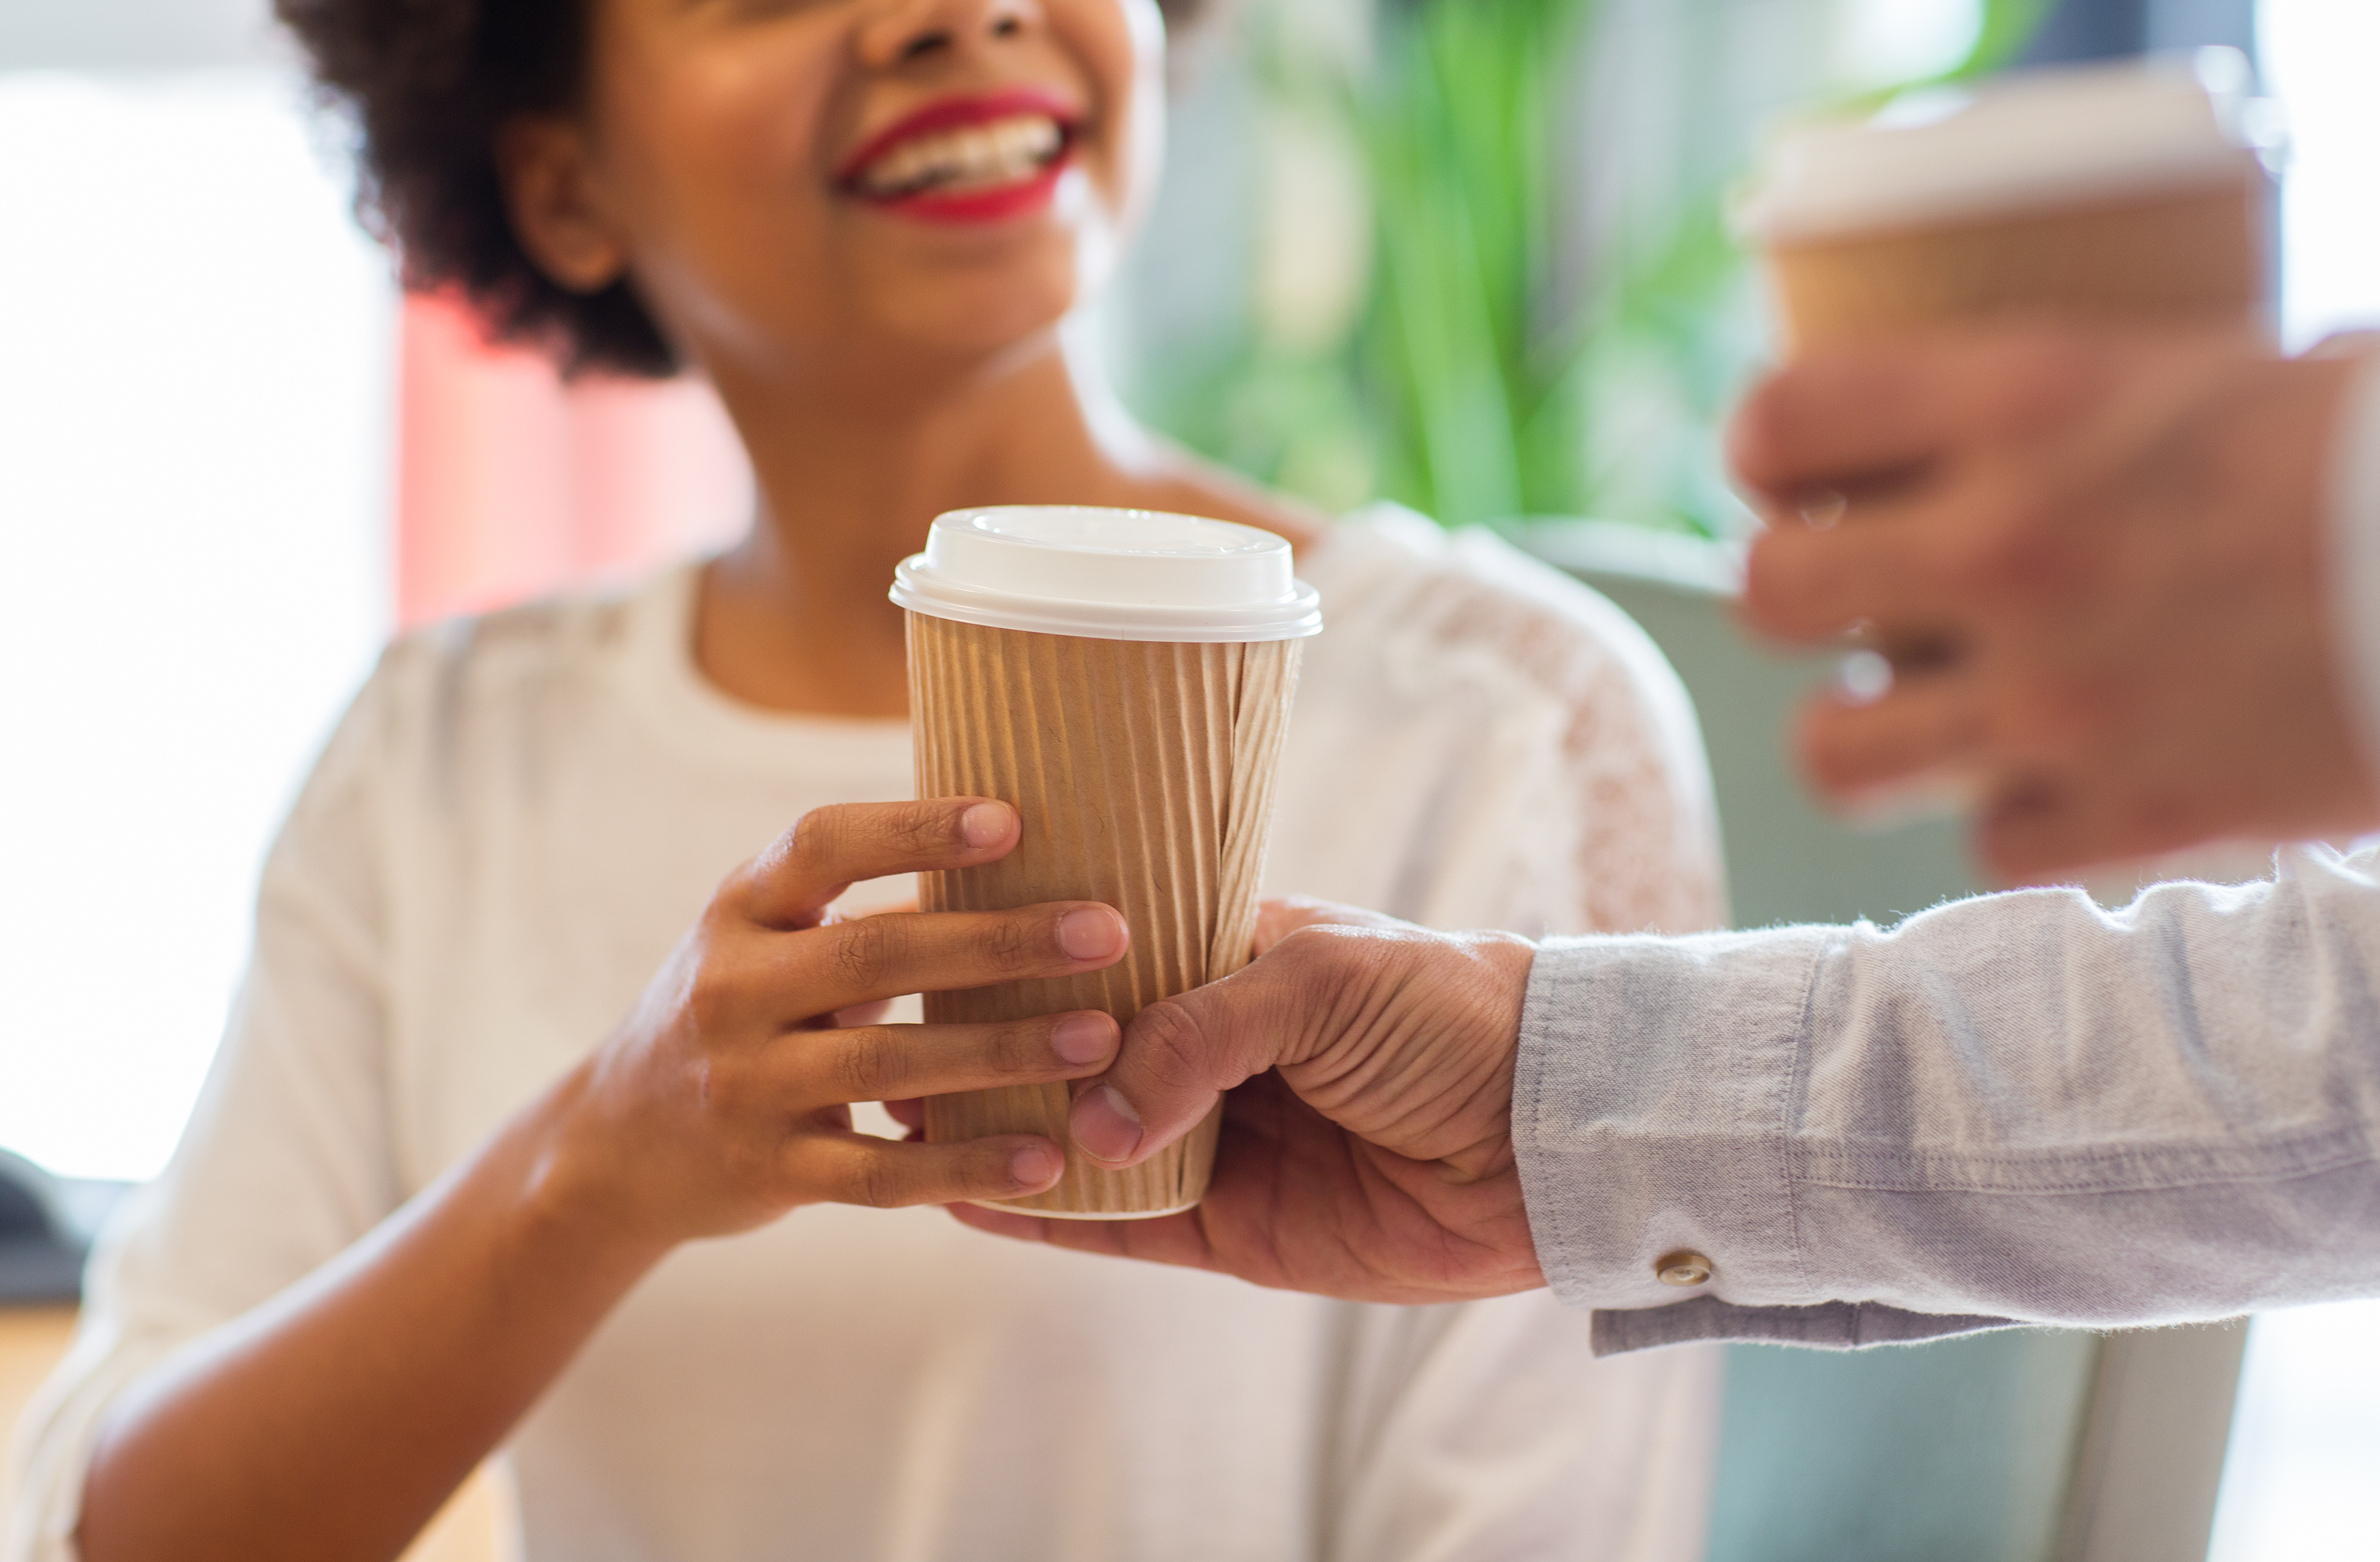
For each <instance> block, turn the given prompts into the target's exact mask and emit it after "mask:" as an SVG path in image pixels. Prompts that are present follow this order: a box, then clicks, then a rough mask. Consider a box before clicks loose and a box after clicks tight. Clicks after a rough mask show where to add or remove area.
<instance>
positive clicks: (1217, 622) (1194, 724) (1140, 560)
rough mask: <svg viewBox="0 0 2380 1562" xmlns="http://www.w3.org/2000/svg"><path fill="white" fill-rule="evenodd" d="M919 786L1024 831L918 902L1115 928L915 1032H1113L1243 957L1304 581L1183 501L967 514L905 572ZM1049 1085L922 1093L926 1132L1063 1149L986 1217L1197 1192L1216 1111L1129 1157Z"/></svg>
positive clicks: (933, 1017) (934, 1008)
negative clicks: (1081, 1146)
mask: <svg viewBox="0 0 2380 1562" xmlns="http://www.w3.org/2000/svg"><path fill="white" fill-rule="evenodd" d="M892 599H893V600H894V601H896V602H898V603H899V604H901V606H902V607H904V608H905V609H907V610H908V615H909V701H910V714H911V720H912V723H913V725H914V728H915V731H916V734H917V794H918V795H919V796H920V797H952V796H968V797H997V798H1001V799H1002V800H1003V801H1005V802H1008V803H1010V804H1013V805H1014V806H1015V808H1016V810H1017V812H1018V814H1019V815H1020V816H1021V817H1023V820H1024V827H1025V833H1024V839H1023V841H1022V842H1020V843H1019V844H1018V846H1017V848H1016V850H1015V851H1014V852H1013V853H1011V854H1009V855H1008V856H1007V857H1005V858H1003V859H1002V861H1000V862H997V863H993V864H990V865H989V866H984V867H976V868H966V869H963V870H960V871H958V872H953V873H929V874H925V875H922V876H921V877H920V880H919V889H918V901H919V903H920V905H922V906H923V907H924V908H925V909H926V910H928V911H990V910H998V909H1004V908H1007V907H1012V906H1022V905H1031V904H1034V903H1037V902H1044V901H1103V902H1106V903H1108V904H1109V905H1111V906H1113V907H1115V908H1116V909H1117V910H1118V911H1120V912H1122V913H1123V916H1124V919H1125V921H1126V922H1128V923H1129V924H1130V925H1131V927H1132V949H1131V952H1130V953H1129V954H1127V955H1126V956H1125V957H1124V959H1123V963H1120V964H1117V965H1115V966H1112V967H1111V968H1109V969H1108V970H1105V971H1100V972H1094V973H1092V974H1090V975H1082V976H1069V977H1062V978H1058V979H1055V980H1047V981H1031V982H1011V983H1007V984H1004V985H1002V986H1000V987H979V988H976V989H973V990H970V991H965V992H945V993H928V994H927V995H926V998H925V1006H926V1018H927V1020H928V1021H929V1023H968V1022H982V1021H1001V1020H1017V1019H1026V1018H1029V1017H1031V1016H1034V1015H1040V1014H1050V1013H1056V1012H1060V1011H1065V1010H1075V1009H1103V1010H1105V1011H1108V1012H1109V1013H1111V1014H1112V1015H1114V1016H1115V1017H1116V1020H1117V1022H1118V1023H1130V1022H1131V1020H1132V1017H1133V1016H1134V1015H1135V1014H1136V1013H1138V1012H1139V1011H1141V1010H1142V1009H1143V1008H1145V1007H1146V1006H1147V1005H1148V1004H1150V1003H1153V1002H1155V1001H1157V1000H1158V999H1161V998H1169V997H1172V995H1174V994H1176V993H1181V992H1186V991H1188V990H1189V989H1191V988H1192V987H1200V986H1203V985H1204V984H1206V983H1208V982H1210V981H1213V980H1215V979H1217V978H1219V977H1221V976H1226V975H1230V974H1231V973H1232V972H1233V971H1234V970H1237V969H1238V968H1239V967H1240V966H1241V965H1243V964H1245V963H1246V961H1247V955H1248V946H1249V942H1250V940H1251V939H1252V938H1253V937H1254V936H1255V930H1256V914H1257V881H1258V879H1259V878H1261V876H1262V873H1263V869H1264V855H1265V843H1266V840H1267V837H1268V836H1269V833H1270V830H1271V827H1272V801H1273V778H1274V772H1275V770H1276V769H1278V767H1279V763H1280V758H1281V741H1282V739H1283V737H1284V736H1285V735H1286V733H1287V732H1288V728H1289V710H1290V703H1291V700H1292V698H1293V696H1294V695H1295V692H1296V688H1297V667H1298V658H1299V653H1300V651H1301V649H1302V648H1303V646H1304V643H1305V637H1306V636H1311V635H1316V634H1318V633H1320V632H1321V628H1322V616H1321V611H1320V606H1319V602H1318V599H1317V597H1316V595H1315V592H1314V590H1313V588H1312V587H1307V586H1305V585H1304V584H1303V583H1301V582H1299V581H1297V580H1296V579H1294V578H1293V575H1292V574H1291V564H1290V550H1289V544H1288V543H1286V542H1284V541H1283V540H1281V539H1280V538H1278V537H1275V536H1273V535H1272V534H1271V533H1270V532H1266V531H1258V530H1257V529H1256V528H1254V527H1244V526H1234V525H1232V524H1230V523H1229V522H1224V521H1213V520H1207V519H1203V518H1201V517H1198V516H1193V515H1160V514H1157V513H1154V512H1149V511H1136V510H1097V509H1083V508H1066V507H1039V506H1033V507H1014V508H1003V509H987V510H965V511H959V512H956V513H954V514H952V515H944V516H942V517H941V519H939V520H937V521H936V522H935V523H934V525H933V529H932V530H931V532H930V533H929V535H928V538H927V541H926V551H924V552H923V553H920V554H918V555H917V556H916V557H914V558H911V559H909V560H907V561H905V563H902V565H901V566H900V569H899V571H898V572H897V574H896V575H895V579H894V584H893V587H892ZM1072 1104H1073V1095H1072V1092H1071V1091H1070V1090H1069V1088H1068V1087H1067V1086H1066V1085H1064V1084H1050V1085H1026V1086H1016V1087H1012V1088H1008V1089H1002V1090H986V1091H977V1092H974V1093H972V1094H969V1095H964V1096H941V1097H937V1098H935V1099H932V1100H929V1102H928V1103H927V1104H926V1133H927V1137H928V1138H929V1139H930V1140H933V1141H935V1142H937V1143H943V1142H949V1141H953V1140H960V1139H973V1138H979V1137H981V1136H983V1135H985V1134H990V1133H1042V1134H1047V1135H1049V1136H1050V1138H1051V1139H1053V1140H1055V1141H1056V1142H1057V1143H1058V1144H1060V1145H1061V1146H1062V1147H1063V1148H1064V1149H1065V1152H1066V1172H1065V1175H1064V1177H1063V1178H1062V1179H1061V1180H1060V1181H1059V1182H1058V1185H1057V1186H1056V1187H1054V1188H1052V1189H1050V1191H1049V1192H1047V1193H1040V1194H1038V1195H1036V1196H1034V1197H1031V1198H1026V1199H1019V1200H1015V1201H1014V1202H1013V1203H1010V1204H1008V1205H1005V1206H1004V1207H1008V1208H1014V1209H1019V1210H1026V1211H1030V1212H1032V1213H1034V1214H1038V1215H1050V1216H1062V1217H1074V1218H1081V1219H1104V1220H1113V1219H1130V1218H1135V1217H1147V1216H1158V1215H1170V1214H1172V1213H1174V1212H1176V1211H1178V1210H1184V1209H1187V1208H1189V1207H1190V1206H1191V1205H1195V1204H1196V1203H1197V1202H1198V1200H1199V1198H1200V1196H1201V1195H1202V1194H1204V1193H1205V1192H1206V1188H1207V1179H1208V1173H1209V1171H1210V1170H1211V1169H1212V1168H1213V1165H1214V1155H1215V1140H1216V1134H1217V1132H1218V1131H1219V1130H1220V1126H1221V1114H1220V1110H1219V1111H1218V1112H1217V1113H1216V1114H1214V1115H1213V1116H1210V1117H1209V1118H1208V1120H1207V1121H1206V1122H1204V1123H1202V1124H1201V1125H1200V1126H1199V1127H1198V1128H1197V1129H1196V1131H1194V1132H1192V1133H1190V1134H1189V1135H1187V1136H1186V1137H1185V1138H1184V1139H1183V1140H1181V1141H1180V1142H1179V1143H1177V1144H1174V1145H1172V1147H1171V1148H1169V1149H1167V1150H1166V1151H1165V1152H1164V1153H1163V1154H1161V1155H1159V1156H1152V1157H1151V1158H1150V1159H1149V1160H1147V1161H1146V1162H1144V1163H1142V1164H1141V1165H1139V1166H1136V1167H1134V1168H1131V1169H1130V1170H1127V1171H1109V1170H1104V1169H1102V1168H1099V1167H1097V1166H1094V1165H1092V1164H1091V1163H1090V1162H1088V1161H1087V1160H1085V1159H1083V1158H1081V1156H1079V1155H1078V1153H1077V1152H1076V1151H1075V1147H1074V1142H1073V1139H1072V1138H1071V1137H1070V1135H1069V1134H1068V1132H1067V1123H1066V1119H1067V1112H1068V1109H1069V1108H1070V1107H1071V1106H1072Z"/></svg>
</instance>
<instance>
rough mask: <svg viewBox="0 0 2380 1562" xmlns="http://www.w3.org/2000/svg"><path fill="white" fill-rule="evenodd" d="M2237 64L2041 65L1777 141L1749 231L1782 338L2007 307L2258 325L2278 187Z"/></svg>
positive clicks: (1972, 317) (2110, 320)
mask: <svg viewBox="0 0 2380 1562" xmlns="http://www.w3.org/2000/svg"><path fill="white" fill-rule="evenodd" d="M2246 74H2247V64H2246V61H2245V60H2244V59H2242V58H2241V57H2240V55H2239V54H2237V53H2236V52H2234V51H2231V50H2228V49H2208V50H2203V51H2200V52H2199V54H2196V55H2194V56H2187V57H2184V58H2180V59H2164V60H2155V61H2151V62H2148V63H2146V64H2141V63H2131V64H2124V65H2118V66H2107V67H2090V68H2074V67H2067V68H2060V69H2055V70H2042V71H2035V72H2033V73H2030V74H2025V75H2018V76H2011V77H2008V78H2005V79H2001V80H1999V81H1997V82H1994V83H1991V84H1988V85H1986V86H1985V87H1982V88H1980V89H1977V90H1976V91H1974V92H1973V94H1972V95H1971V96H1970V97H1968V98H1966V99H1964V100H1957V99H1952V100H1949V103H1947V104H1946V105H1945V106H1944V110H1943V111H1942V112H1938V113H1933V114H1922V115H1913V116H1906V115H1905V116H1901V117H1895V116H1894V115H1885V116H1881V117H1879V118H1877V119H1875V120H1871V121H1867V122H1864V123H1862V122H1841V123H1830V124H1820V125H1815V126H1811V127H1804V128H1803V129H1801V130H1799V131H1796V132H1794V133H1792V134H1791V135H1787V136H1784V137H1781V138H1780V139H1779V140H1778V141H1777V143H1776V144H1775V146H1774V147H1773V148H1772V150H1771V151H1770V154H1769V156H1768V158H1767V169H1766V170H1765V172H1764V174H1763V176H1762V178H1761V181H1760V187H1759V189H1758V192H1757V193H1756V194H1755V196H1754V198H1753V199H1752V200H1750V201H1749V202H1748V203H1747V204H1746V206H1745V208H1744V210H1743V212H1742V225H1743V228H1744V229H1745V230H1746V232H1747V233H1748V234H1749V235H1750V236H1752V237H1754V238H1755V239H1756V240H1757V241H1758V242H1759V244H1760V246H1761V248H1763V250H1764V251H1765V252H1766V255H1767V269H1768V273H1769V280H1770V283H1771V286H1772V291H1773V294H1774V297H1775V300H1776V304H1777V309H1778V314H1779V326H1780V328H1781V330H1782V332H1783V334H1784V336H1785V338H1786V345H1787V347H1788V348H1789V349H1799V348H1803V347H1807V346H1813V345H1824V344H1827V343H1829V342H1834V341H1839V340H1842V339H1844V338H1848V337H1856V336H1862V335H1868V334H1873V333H1880V332H1898V331H1906V330H1910V329H1912V328H1921V327H1926V326H1941V325H1957V324H1962V323H1973V322H1976V321H1983V320H1988V319H2001V318H2007V317H2009V316H2012V315H2061V316H2066V317H2069V318H2076V319H2083V320H2088V321H2097V322H2101V323H2107V324H2134V325H2191V324H2196V325H2212V326H2228V325H2239V326H2248V327H2253V326H2254V325H2255V324H2256V323H2257V322H2258V321H2259V310H2260V309H2261V306H2262V304H2263V301H2264V297H2265V266H2264V247H2265V209H2266V204H2267V201H2268V199H2269V181H2268V180H2267V179H2266V177H2265V172H2264V169H2263V167H2262V166H2261V164H2260V163H2259V161H2258V156H2257V153H2256V151H2255V150H2254V148H2253V146H2252V145H2251V141H2252V139H2253V138H2252V137H2250V136H2249V135H2248V134H2247V133H2246V131H2245V128H2244V123H2243V122H2244V120H2245V119H2246V117H2247V115H2246V108H2247V103H2246V102H2245V100H2243V99H2242V98H2241V96H2240V90H2239V89H2240V86H2241V85H2242V84H2243V83H2244V81H2245V78H2246Z"/></svg>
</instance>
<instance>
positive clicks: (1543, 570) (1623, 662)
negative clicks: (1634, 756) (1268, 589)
mask: <svg viewBox="0 0 2380 1562" xmlns="http://www.w3.org/2000/svg"><path fill="white" fill-rule="evenodd" d="M1307 575H1308V578H1309V579H1310V580H1311V581H1312V582H1313V584H1314V585H1315V586H1316V587H1318V589H1320V591H1321V592H1322V598H1323V601H1322V611H1323V618H1324V622H1325V624H1327V625H1328V633H1327V634H1326V636H1325V640H1326V641H1327V642H1329V644H1330V651H1329V653H1328V654H1329V658H1330V661H1332V662H1333V663H1336V664H1338V665H1339V667H1340V668H1341V669H1342V670H1361V671H1363V672H1368V673H1369V674H1370V675H1372V676H1376V677H1378V678H1381V679H1383V680H1387V681H1390V682H1391V683H1393V684H1403V685H1407V686H1409V687H1410V688H1411V690H1412V692H1414V693H1416V694H1420V693H1425V692H1435V691H1437V690H1439V689H1442V688H1443V687H1445V686H1446V685H1447V684H1450V683H1467V684H1476V685H1480V692H1481V693H1483V694H1485V693H1488V692H1489V689H1490V688H1491V687H1492V686H1494V685H1499V684H1501V685H1504V686H1506V687H1508V688H1509V689H1511V690H1512V691H1513V692H1514V693H1516V694H1534V695H1536V696H1542V697H1549V698H1553V699H1558V700H1560V701H1562V702H1564V703H1566V704H1575V703H1577V702H1578V701H1580V700H1581V699H1583V698H1587V697H1600V698H1602V699H1605V700H1609V699H1612V698H1623V699H1626V700H1628V701H1631V702H1637V703H1642V702H1648V701H1649V702H1651V703H1652V704H1655V705H1658V706H1662V707H1669V706H1671V705H1682V702H1683V701H1684V699H1685V695H1684V691H1683V688H1682V686H1681V685H1680V684H1679V683H1678V680H1677V676H1676V674H1675V673H1674V672H1672V671H1671V670H1670V664H1669V662H1668V660H1667V659H1666V658H1664V657H1663V656H1662V654H1661V652H1660V649H1659V648H1658V647H1657V646H1655V645H1654V643H1653V641H1652V638H1651V637H1650V636H1647V635H1646V634H1645V631H1644V630H1643V629H1642V628H1640V627H1639V626H1638V625H1637V624H1636V622H1635V621H1634V620H1633V619H1632V618H1630V617H1629V616H1628V615H1627V613H1625V612H1624V611H1621V609H1620V608H1619V607H1618V606H1617V605H1616V604H1614V603H1613V602H1612V601H1611V600H1610V599H1609V598H1607V597H1605V596H1603V595H1602V594H1601V593H1600V592H1598V591H1596V590H1595V589H1593V588H1592V587H1588V586H1586V585H1585V584H1583V583H1582V582H1580V581H1578V580H1575V579H1573V578H1572V577H1571V576H1570V575H1565V574H1563V573H1562V572H1561V571H1560V570H1558V569H1555V568H1553V567H1552V566H1551V565H1548V564H1546V563H1541V562H1539V561H1538V560H1536V559H1532V558H1530V557H1529V556H1528V555H1526V554H1524V553H1523V552H1521V551H1520V550H1518V549H1516V548H1514V547H1512V545H1511V544H1510V543H1507V542H1506V541H1504V540H1503V539H1501V538H1499V537H1497V536H1496V535H1495V534H1494V533H1492V532H1490V531H1488V530H1487V529H1485V528H1483V527H1468V528H1465V529H1463V530H1460V531H1448V530H1446V529H1445V528H1443V527H1439V526H1438V525H1436V524H1435V523H1434V522H1431V521H1429V520H1427V519H1426V518H1425V517H1423V516H1421V515H1415V513H1414V512H1412V511H1410V510H1406V509H1403V507H1401V506H1397V505H1390V504H1381V505H1375V506H1373V507H1371V508H1369V509H1367V510H1364V511H1359V512H1357V513H1356V514H1354V515H1350V516H1348V517H1347V518H1345V519H1344V520H1342V521H1341V522H1340V523H1339V524H1338V526H1337V527H1334V528H1333V529H1332V531H1331V532H1330V535H1329V538H1328V539H1327V540H1326V541H1325V543H1324V544H1323V545H1322V547H1321V548H1319V549H1318V550H1316V551H1315V554H1314V557H1313V559H1312V561H1311V562H1310V563H1309V564H1308V566H1307Z"/></svg>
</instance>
